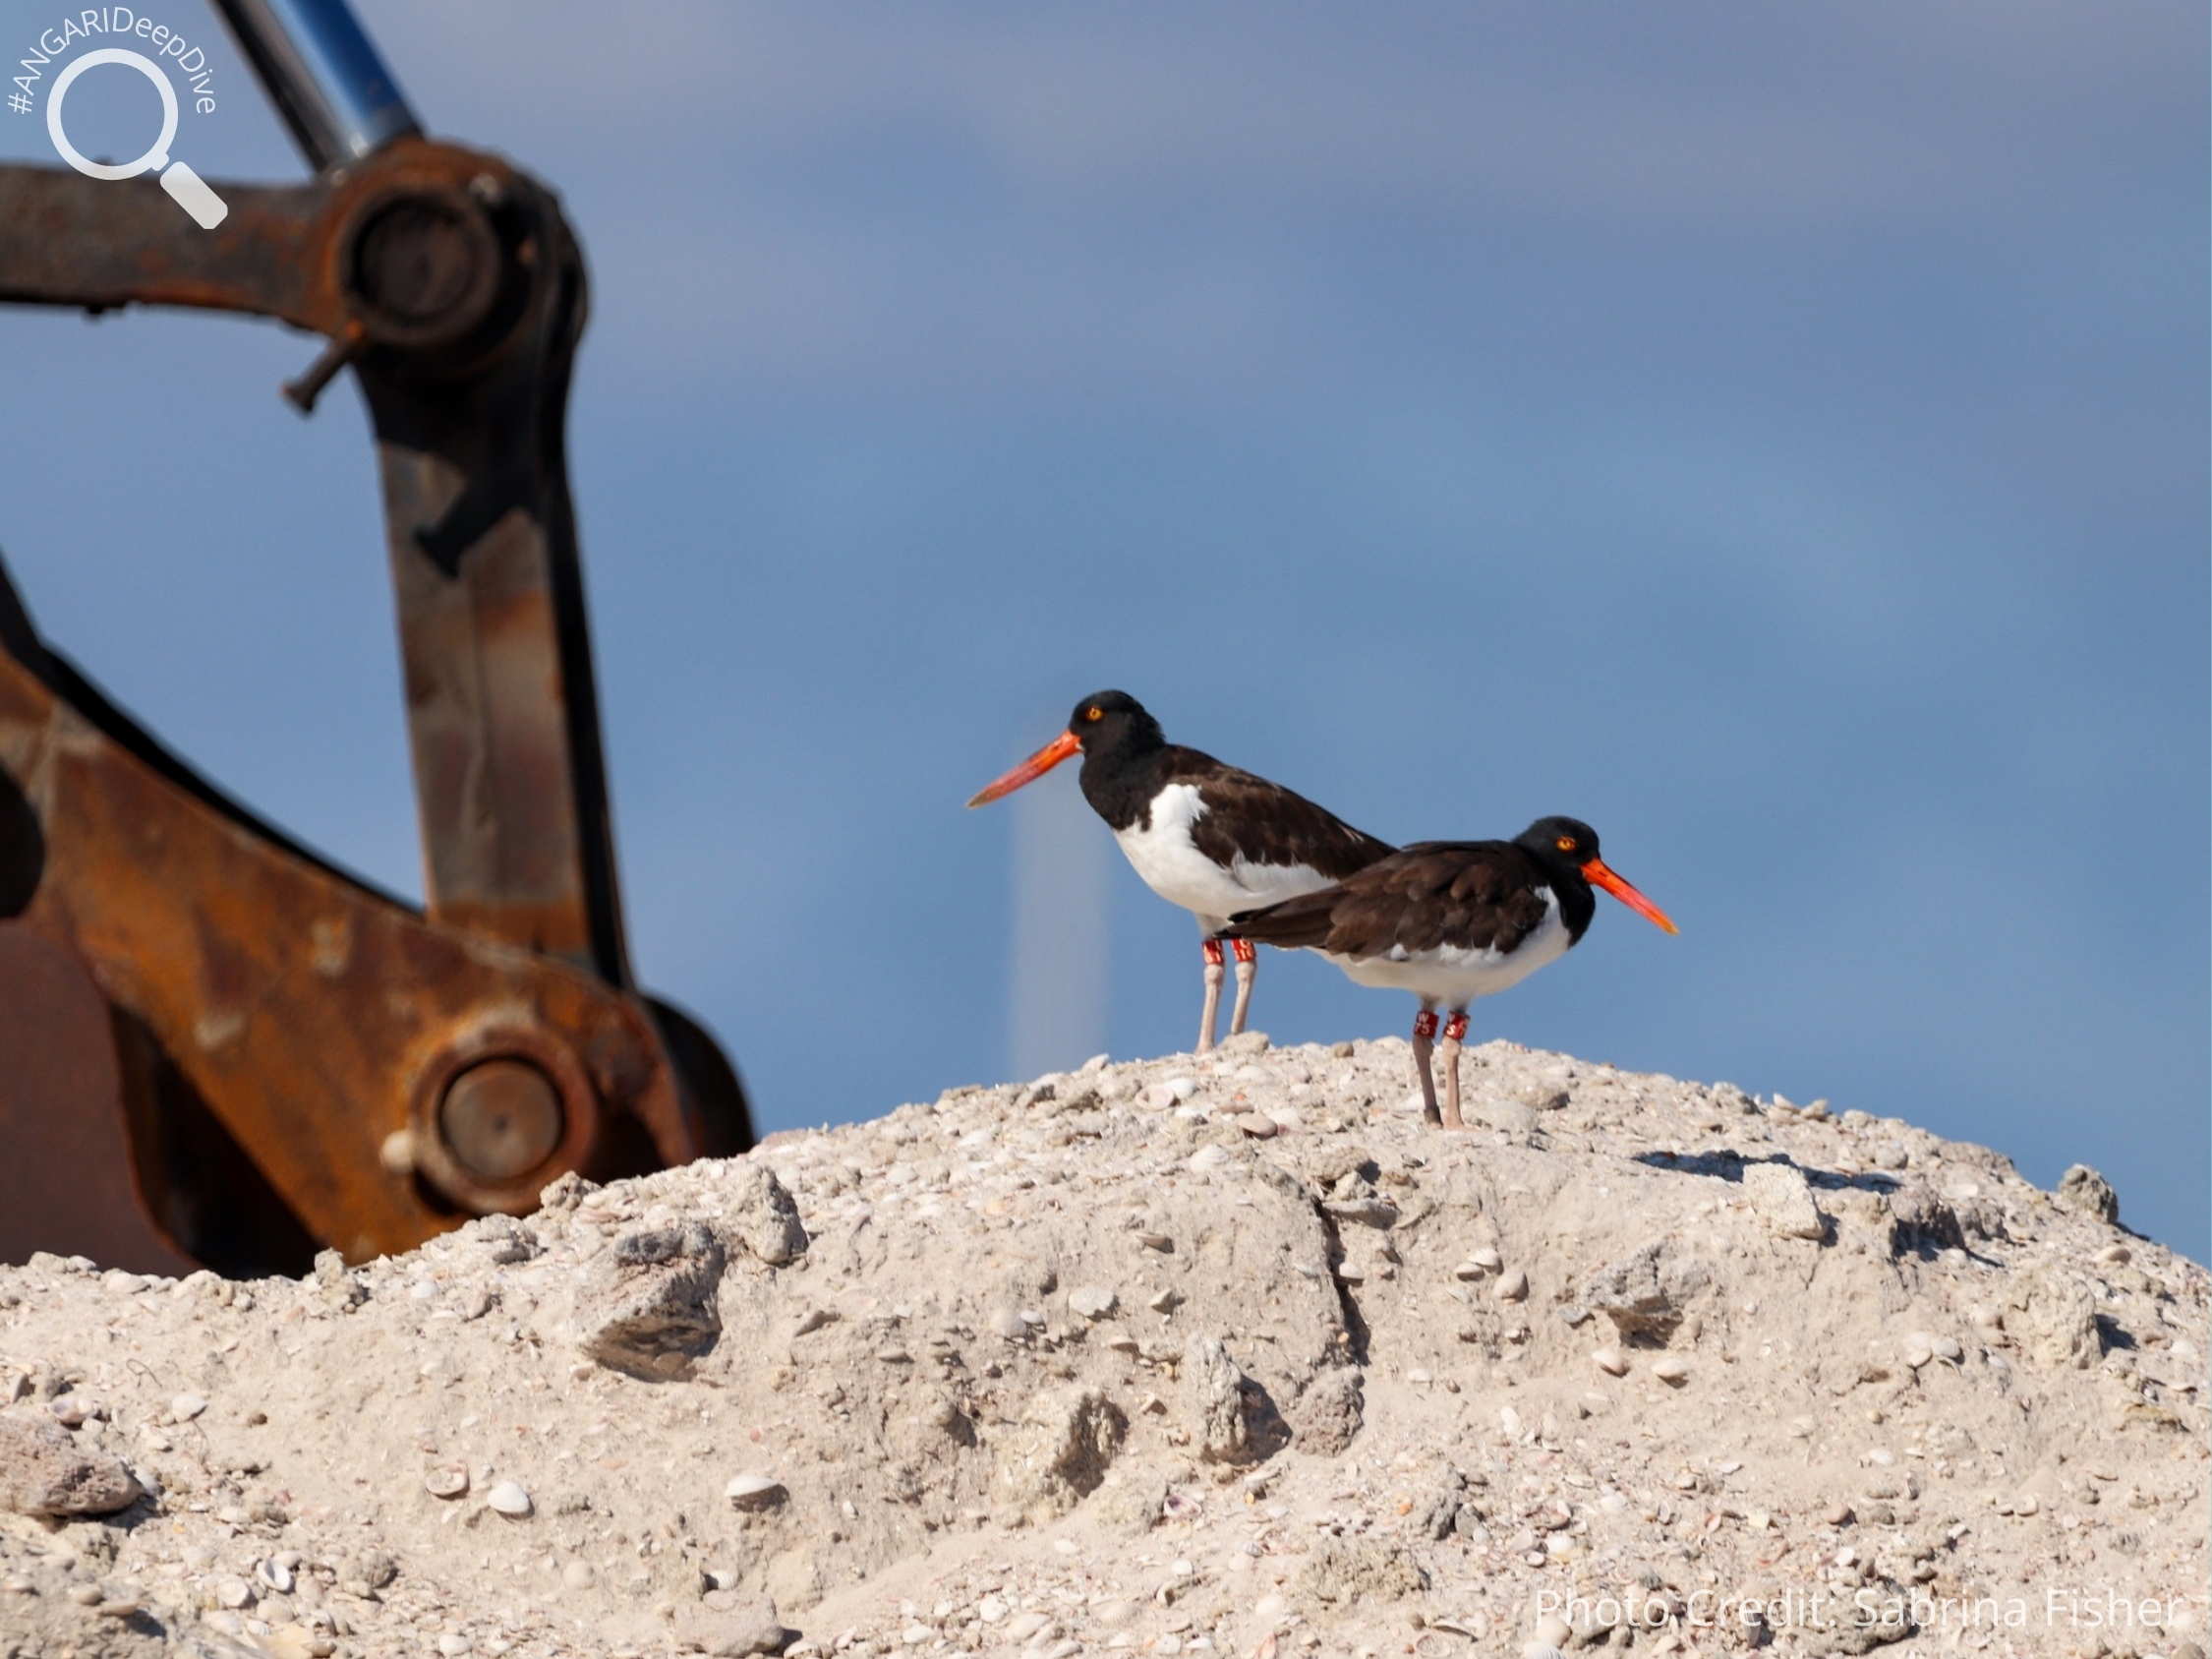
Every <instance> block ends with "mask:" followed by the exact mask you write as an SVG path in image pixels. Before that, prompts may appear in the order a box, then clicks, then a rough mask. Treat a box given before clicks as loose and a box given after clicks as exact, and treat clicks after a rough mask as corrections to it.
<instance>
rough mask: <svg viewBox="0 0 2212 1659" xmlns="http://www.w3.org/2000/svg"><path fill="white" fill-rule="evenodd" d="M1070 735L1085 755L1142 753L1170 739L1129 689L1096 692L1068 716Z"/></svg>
mask: <svg viewBox="0 0 2212 1659" xmlns="http://www.w3.org/2000/svg"><path fill="white" fill-rule="evenodd" d="M1068 734H1069V736H1070V737H1072V738H1074V739H1075V740H1076V741H1077V743H1079V744H1080V745H1081V746H1082V751H1083V758H1084V759H1085V760H1089V759H1090V758H1092V757H1093V756H1095V755H1101V754H1121V753H1141V752H1143V751H1146V750H1149V749H1156V748H1158V747H1159V746H1160V745H1161V744H1163V743H1165V742H1166V741H1167V736H1166V734H1165V733H1163V732H1162V731H1161V730H1160V723H1159V722H1158V721H1156V720H1154V719H1153V718H1152V717H1151V716H1150V715H1149V714H1147V713H1145V712H1144V705H1143V704H1142V703H1140V702H1138V701H1137V700H1136V699H1135V697H1133V696H1131V695H1130V694H1129V693H1128V692H1127V691H1093V692H1092V693H1091V694H1090V695H1089V696H1087V697H1085V698H1084V699H1083V700H1082V701H1081V702H1079V703H1077V705H1076V712H1075V713H1074V714H1071V715H1070V716H1069V717H1068Z"/></svg>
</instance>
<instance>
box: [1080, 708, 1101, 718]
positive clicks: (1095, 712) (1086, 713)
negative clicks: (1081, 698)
mask: <svg viewBox="0 0 2212 1659" xmlns="http://www.w3.org/2000/svg"><path fill="white" fill-rule="evenodd" d="M1083 718H1084V719H1085V720H1104V719H1105V718H1106V711H1105V710H1104V709H1102V708H1086V709H1084V710H1083Z"/></svg>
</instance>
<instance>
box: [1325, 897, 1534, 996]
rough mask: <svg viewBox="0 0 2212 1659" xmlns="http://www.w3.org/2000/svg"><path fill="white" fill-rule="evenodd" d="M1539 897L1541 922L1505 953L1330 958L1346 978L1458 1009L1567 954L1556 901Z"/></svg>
mask: <svg viewBox="0 0 2212 1659" xmlns="http://www.w3.org/2000/svg"><path fill="white" fill-rule="evenodd" d="M1541 891H1542V892H1543V897H1544V914H1543V921H1541V922H1539V923H1538V924H1537V928H1536V931H1535V932H1533V933H1531V934H1530V935H1529V936H1528V937H1527V938H1525V939H1523V940H1522V941H1521V943H1520V945H1519V946H1518V948H1516V949H1514V950H1512V951H1510V952H1504V953H1501V952H1498V951H1494V950H1459V949H1455V948H1453V947H1451V946H1444V947H1441V948H1439V949H1437V950H1433V951H1426V952H1424V953H1423V954H1421V955H1420V956H1417V957H1411V958H1409V957H1406V956H1403V955H1400V954H1398V952H1397V950H1396V948H1395V947H1393V950H1392V954H1391V955H1389V956H1370V957H1360V958H1354V957H1331V958H1330V960H1331V961H1332V962H1334V963H1335V964H1336V965H1337V966H1338V967H1339V968H1341V969H1343V970H1344V972H1345V974H1346V975H1347V976H1349V977H1350V978H1353V979H1354V980H1356V981H1357V982H1359V983H1360V984H1363V985H1376V986H1379V987H1381V988H1382V989H1384V990H1402V991H1412V992H1413V993H1414V994H1415V995H1417V996H1419V997H1420V998H1421V999H1422V1000H1423V1001H1424V1002H1431V1003H1440V1004H1442V1005H1443V1006H1444V1007H1446V1008H1464V1007H1466V1006H1467V1004H1469V1003H1470V1002H1473V1001H1474V1000H1475V999H1476V998H1477V997H1481V996H1491V995H1494V994H1496V993H1497V992H1498V991H1501V990H1506V989H1508V988H1510V987H1511V986H1514V985H1517V984H1519V983H1520V982H1521V981H1522V980H1523V979H1525V978H1528V977H1529V976H1530V975H1531V974H1534V973H1535V972H1536V971H1537V970H1538V969H1539V968H1542V967H1543V965H1544V964H1545V963H1547V962H1556V961H1558V960H1559V958H1561V957H1562V956H1565V955H1566V954H1567V947H1568V946H1570V945H1571V944H1573V943H1574V941H1573V940H1572V939H1571V938H1569V937H1568V936H1567V924H1566V923H1565V922H1564V921H1561V920H1560V919H1559V899H1558V896H1557V895H1556V894H1554V893H1553V892H1552V891H1551V890H1550V889H1549V888H1543V889H1542V890H1541Z"/></svg>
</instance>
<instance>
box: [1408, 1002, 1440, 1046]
mask: <svg viewBox="0 0 2212 1659" xmlns="http://www.w3.org/2000/svg"><path fill="white" fill-rule="evenodd" d="M1413 1034H1414V1036H1415V1037H1419V1038H1420V1039H1421V1040H1422V1041H1424V1042H1433V1041H1434V1040H1435V1039H1436V1011H1435V1010H1434V1009H1432V1008H1424V1009H1423V1010H1422V1011H1421V1012H1420V1013H1418V1014H1416V1015H1415V1016H1414V1023H1413Z"/></svg>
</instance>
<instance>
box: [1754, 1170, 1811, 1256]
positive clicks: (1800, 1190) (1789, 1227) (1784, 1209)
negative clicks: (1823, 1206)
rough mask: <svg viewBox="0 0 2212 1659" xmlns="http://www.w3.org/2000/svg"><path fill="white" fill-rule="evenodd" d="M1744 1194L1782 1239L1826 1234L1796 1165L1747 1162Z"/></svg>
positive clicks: (1802, 1176) (1805, 1183)
mask: <svg viewBox="0 0 2212 1659" xmlns="http://www.w3.org/2000/svg"><path fill="white" fill-rule="evenodd" d="M1743 1193H1744V1197H1746V1198H1748V1199H1750V1200H1751V1208H1752V1210H1753V1211H1754V1212H1756V1213H1757V1215H1758V1216H1759V1218H1760V1219H1761V1220H1762V1221H1764V1222H1766V1223H1767V1230H1768V1231H1770V1232H1772V1233H1775V1234H1776V1235H1778V1236H1779V1237H1782V1238H1811V1239H1818V1238H1825V1237H1826V1236H1827V1234H1828V1223H1827V1221H1825V1220H1824V1219H1823V1218H1822V1216H1821V1213H1820V1207H1819V1206H1818V1205H1816V1204H1815V1203H1814V1202H1813V1189H1812V1187H1811V1186H1810V1185H1809V1184H1808V1183H1807V1181H1806V1179H1805V1172H1804V1171H1803V1170H1801V1169H1799V1168H1798V1167H1797V1166H1796V1165H1795V1164H1790V1163H1754V1164H1751V1165H1749V1166H1748V1167H1746V1168H1745V1170H1744V1172H1743Z"/></svg>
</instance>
